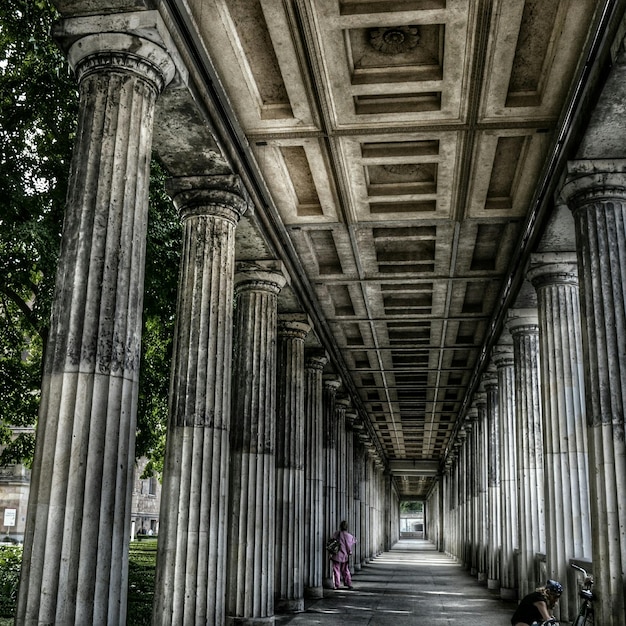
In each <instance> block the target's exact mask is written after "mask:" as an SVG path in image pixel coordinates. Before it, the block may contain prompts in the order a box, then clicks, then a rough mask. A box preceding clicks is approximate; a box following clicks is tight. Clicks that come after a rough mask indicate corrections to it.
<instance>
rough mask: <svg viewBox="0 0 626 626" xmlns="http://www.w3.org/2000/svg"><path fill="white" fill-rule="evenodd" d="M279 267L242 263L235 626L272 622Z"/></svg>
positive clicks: (234, 432)
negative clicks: (237, 625)
mask: <svg viewBox="0 0 626 626" xmlns="http://www.w3.org/2000/svg"><path fill="white" fill-rule="evenodd" d="M284 284H285V278H284V276H283V274H282V272H281V267H280V264H279V263H275V262H258V263H239V264H237V268H236V274H235V312H236V318H235V337H234V342H235V348H234V355H233V356H234V358H233V388H234V389H236V390H237V393H236V394H233V412H232V428H231V433H230V449H231V478H230V491H231V494H230V502H231V510H230V525H229V533H228V568H229V569H228V587H227V614H228V623H230V624H250V623H254V624H269V623H273V621H274V563H275V562H274V558H275V554H274V541H275V493H276V488H275V485H276V480H275V476H276V471H275V463H276V459H275V441H276V396H275V394H276V332H277V305H278V293H279V292H280V290H281V288H282V287H283V286H284Z"/></svg>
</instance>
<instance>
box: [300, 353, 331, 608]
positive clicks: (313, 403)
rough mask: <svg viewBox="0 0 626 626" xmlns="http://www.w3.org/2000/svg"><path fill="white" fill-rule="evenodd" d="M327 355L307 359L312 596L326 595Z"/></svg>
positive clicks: (307, 558)
mask: <svg viewBox="0 0 626 626" xmlns="http://www.w3.org/2000/svg"><path fill="white" fill-rule="evenodd" d="M327 362H328V357H327V356H326V354H325V353H324V352H323V351H322V350H317V351H313V352H309V353H308V354H307V356H306V360H305V370H304V378H305V393H304V400H305V410H304V413H305V422H306V424H305V441H306V445H305V449H304V454H305V509H304V520H305V524H304V536H305V539H304V546H305V547H304V564H305V567H304V593H305V596H307V597H309V598H321V597H323V595H324V594H323V586H322V576H323V568H324V566H325V561H323V560H322V559H323V557H324V556H325V550H324V543H323V531H324V498H323V494H324V463H323V461H324V459H323V448H322V445H323V439H322V437H323V432H322V425H323V424H322V422H323V412H322V370H323V369H324V365H326V363H327Z"/></svg>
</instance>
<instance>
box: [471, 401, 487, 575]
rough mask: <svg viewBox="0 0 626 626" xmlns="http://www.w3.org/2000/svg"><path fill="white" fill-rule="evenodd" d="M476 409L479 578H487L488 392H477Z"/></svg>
mask: <svg viewBox="0 0 626 626" xmlns="http://www.w3.org/2000/svg"><path fill="white" fill-rule="evenodd" d="M474 401H475V403H476V409H477V411H478V418H477V419H478V429H479V439H478V447H479V451H480V452H479V457H478V458H479V461H478V463H479V465H478V470H479V473H480V476H479V482H478V503H479V504H478V508H479V520H480V532H479V549H478V580H479V581H481V582H485V581H486V580H487V570H488V558H487V554H488V549H489V472H488V465H489V462H488V459H489V425H488V420H487V394H486V393H485V392H483V391H480V392H477V393H476V394H475V400H474Z"/></svg>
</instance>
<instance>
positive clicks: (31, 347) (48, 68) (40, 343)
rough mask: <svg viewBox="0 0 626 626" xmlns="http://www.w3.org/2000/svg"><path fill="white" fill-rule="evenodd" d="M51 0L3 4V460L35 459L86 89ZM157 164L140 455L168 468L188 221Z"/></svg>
mask: <svg viewBox="0 0 626 626" xmlns="http://www.w3.org/2000/svg"><path fill="white" fill-rule="evenodd" d="M57 17H58V16H57V13H56V11H55V9H54V8H53V6H52V5H51V3H50V2H48V1H47V0H4V2H2V3H0V201H1V203H2V209H1V211H0V319H1V320H2V323H1V324H0V397H2V398H3V405H2V413H1V414H0V444H4V445H5V448H4V451H3V453H2V455H0V464H6V463H17V462H25V463H26V464H27V465H28V464H29V463H30V461H31V460H32V454H33V449H34V444H33V435H32V434H31V433H29V432H22V433H21V434H20V435H19V436H18V437H17V438H16V437H15V436H14V427H18V428H24V427H28V426H32V425H34V423H35V420H36V416H37V410H38V404H39V390H40V386H41V364H42V358H43V350H44V348H45V344H46V339H47V335H48V324H49V319H50V309H51V303H52V295H53V289H54V280H55V268H56V265H57V259H58V252H59V247H60V239H61V231H62V223H63V211H64V208H65V199H66V195H67V181H68V178H69V167H70V160H71V151H72V144H73V140H74V135H75V128H76V120H77V112H78V93H77V85H76V81H75V79H74V77H73V75H72V73H71V71H70V69H69V67H68V65H67V62H66V60H65V58H64V57H63V55H62V54H61V53H60V51H59V49H58V48H57V46H56V45H55V44H54V42H53V41H52V39H51V37H50V30H51V27H52V24H53V22H54V21H55V19H57ZM164 180H165V172H164V171H163V169H162V168H161V167H160V166H159V164H158V163H156V162H153V167H152V179H151V192H150V213H149V224H148V231H149V232H148V248H147V261H146V262H147V265H146V278H145V285H146V292H145V309H144V323H145V332H144V350H143V354H144V358H143V367H142V371H141V378H140V403H139V414H138V432H137V435H138V436H137V454H138V455H144V454H145V455H150V454H155V459H154V463H153V464H152V466H153V467H155V468H157V469H158V468H159V467H160V463H161V461H160V455H162V449H163V437H164V429H165V422H166V416H167V399H166V398H167V391H168V382H167V381H168V375H169V362H170V359H171V356H170V355H171V336H172V332H173V331H172V328H173V322H174V307H175V293H176V280H177V271H178V263H179V250H180V237H181V232H180V227H179V224H178V219H177V216H176V213H175V210H174V208H173V206H172V203H171V202H170V201H169V199H168V198H167V196H166V194H165V192H164Z"/></svg>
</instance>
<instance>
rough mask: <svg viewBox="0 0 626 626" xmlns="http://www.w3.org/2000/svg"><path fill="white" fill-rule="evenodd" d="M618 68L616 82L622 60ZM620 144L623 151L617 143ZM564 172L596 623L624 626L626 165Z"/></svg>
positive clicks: (580, 165)
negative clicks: (578, 316) (577, 296)
mask: <svg viewBox="0 0 626 626" xmlns="http://www.w3.org/2000/svg"><path fill="white" fill-rule="evenodd" d="M619 70H620V74H619V75H620V76H622V75H623V73H624V61H623V54H622V60H621V62H620V65H619ZM620 80H623V76H622V77H621V78H620ZM622 85H623V83H622ZM616 102H617V101H616ZM620 102H621V101H620ZM615 111H616V113H618V115H619V117H620V119H622V117H623V115H622V113H621V106H619V107H618V106H616V107H615ZM622 128H623V123H622ZM620 146H621V149H622V150H621V151H622V153H623V144H620ZM569 174H570V176H569V180H568V182H567V184H566V185H565V187H564V189H563V190H562V195H563V196H564V197H565V198H566V200H567V203H568V206H569V207H570V209H571V210H572V213H573V216H574V222H575V225H576V243H577V246H576V247H577V257H578V274H579V280H580V293H581V309H582V312H583V320H584V332H583V353H584V358H585V363H586V365H587V366H586V367H585V369H584V372H585V390H586V405H587V424H588V426H589V431H588V433H589V463H590V476H591V477H592V478H591V484H590V496H591V497H590V502H591V525H592V527H593V529H594V534H593V554H592V562H593V574H594V579H595V582H596V586H595V588H596V589H597V593H598V601H597V602H596V605H597V608H596V623H600V624H606V626H624V624H626V607H625V598H624V577H625V572H626V548H625V547H624V546H626V507H625V506H624V502H626V443H625V437H624V428H625V426H624V420H625V419H626V246H625V245H624V242H626V160H622V159H620V160H617V159H615V160H606V161H593V160H592V161H581V162H573V163H570V164H569Z"/></svg>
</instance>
